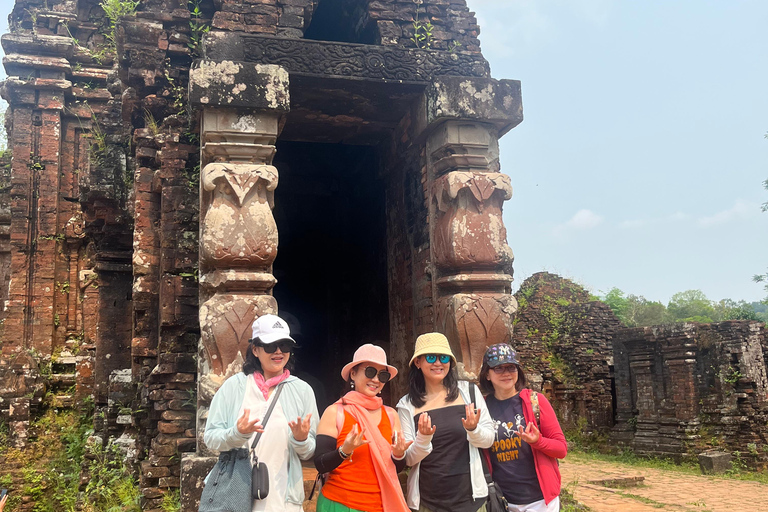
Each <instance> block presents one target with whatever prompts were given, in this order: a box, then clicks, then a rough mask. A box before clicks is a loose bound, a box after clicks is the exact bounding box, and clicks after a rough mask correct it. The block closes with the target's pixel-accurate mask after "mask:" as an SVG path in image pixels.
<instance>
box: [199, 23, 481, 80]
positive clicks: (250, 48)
mask: <svg viewBox="0 0 768 512" xmlns="http://www.w3.org/2000/svg"><path fill="white" fill-rule="evenodd" d="M203 55H204V57H205V58H206V59H209V60H213V61H243V62H255V63H259V64H278V65H280V66H282V67H284V68H285V69H286V70H288V72H289V73H290V74H291V75H294V74H298V75H315V76H326V77H341V78H358V79H368V80H394V81H399V82H412V83H424V84H427V83H429V82H431V81H432V80H433V79H434V77H436V76H441V75H451V76H471V77H488V76H490V67H489V66H488V62H487V61H486V60H485V59H484V58H483V57H482V56H481V55H479V54H476V53H469V52H460V51H455V52H447V51H438V50H421V49H418V48H394V47H389V46H377V45H367V44H354V43H338V42H326V41H311V40H307V39H295V38H284V37H275V36H264V35H256V34H242V33H237V32H211V33H209V34H207V35H206V37H205V42H204V49H203Z"/></svg>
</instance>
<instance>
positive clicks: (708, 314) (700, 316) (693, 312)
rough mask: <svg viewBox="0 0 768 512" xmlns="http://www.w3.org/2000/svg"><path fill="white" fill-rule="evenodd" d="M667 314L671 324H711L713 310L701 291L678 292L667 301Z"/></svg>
mask: <svg viewBox="0 0 768 512" xmlns="http://www.w3.org/2000/svg"><path fill="white" fill-rule="evenodd" d="M667 312H668V313H669V317H670V318H669V319H670V320H671V321H672V322H713V321H714V320H713V317H714V316H715V308H714V307H712V302H711V301H710V300H709V299H708V298H707V296H706V295H704V292H702V291H701V290H686V291H684V292H678V293H676V294H674V295H673V296H672V298H671V299H669V304H667Z"/></svg>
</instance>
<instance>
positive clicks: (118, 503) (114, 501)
mask: <svg viewBox="0 0 768 512" xmlns="http://www.w3.org/2000/svg"><path fill="white" fill-rule="evenodd" d="M92 404H93V402H92V400H85V401H83V403H82V404H81V409H80V410H79V411H75V410H61V409H56V408H54V407H51V406H50V403H48V404H47V407H46V408H45V409H44V412H43V413H42V415H41V416H40V417H38V418H36V419H34V420H32V421H31V422H30V426H29V439H28V443H27V446H26V447H25V448H24V449H23V450H20V449H16V448H11V447H10V446H8V443H9V440H8V436H7V434H6V435H5V436H0V454H1V455H2V457H3V458H4V459H5V460H13V461H21V462H24V463H25V465H24V467H23V468H22V470H21V472H20V475H19V477H20V478H19V480H20V488H16V489H14V488H13V487H12V484H13V479H12V478H10V479H9V478H8V477H4V479H3V480H2V481H0V485H2V486H3V487H6V488H10V489H11V491H12V493H11V498H10V499H9V505H8V507H9V508H8V510H15V507H16V506H18V504H20V503H21V502H22V498H25V497H26V498H31V500H32V503H34V505H33V508H32V510H33V512H59V511H74V510H81V511H83V512H96V511H99V512H103V511H107V512H118V511H121V512H123V511H127V512H138V511H139V510H140V508H139V497H140V494H139V489H138V486H137V485H136V482H135V480H134V479H133V477H132V476H131V475H130V474H129V471H128V468H126V467H125V463H124V462H123V460H124V456H123V454H121V453H119V452H118V451H117V450H116V449H115V448H112V447H107V448H104V447H102V446H101V444H100V442H96V443H90V444H89V443H88V439H89V438H90V437H91V435H92V433H93V431H92V430H91V425H92V422H93V407H92ZM83 469H85V470H86V472H87V474H88V484H87V486H86V487H85V488H84V489H81V487H80V478H81V471H82V470H83Z"/></svg>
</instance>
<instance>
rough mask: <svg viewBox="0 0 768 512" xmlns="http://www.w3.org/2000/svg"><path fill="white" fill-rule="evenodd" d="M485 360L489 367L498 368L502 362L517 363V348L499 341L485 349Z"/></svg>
mask: <svg viewBox="0 0 768 512" xmlns="http://www.w3.org/2000/svg"><path fill="white" fill-rule="evenodd" d="M483 362H484V363H485V364H487V365H488V367H489V368H496V367H497V366H499V365H502V364H517V365H519V364H520V363H519V362H518V361H517V353H516V352H515V349H513V348H512V347H511V346H509V345H507V344H506V343H497V344H495V345H491V346H490V347H488V348H487V349H486V350H485V355H484V356H483Z"/></svg>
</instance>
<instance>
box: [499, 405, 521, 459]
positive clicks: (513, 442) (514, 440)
mask: <svg viewBox="0 0 768 512" xmlns="http://www.w3.org/2000/svg"><path fill="white" fill-rule="evenodd" d="M494 427H495V428H496V442H494V443H493V447H492V448H491V452H492V453H493V454H494V455H495V456H496V460H497V461H499V462H506V461H510V460H517V459H518V458H520V445H521V443H522V442H523V440H522V439H520V436H518V435H517V434H516V432H517V430H518V427H523V429H525V418H523V415H522V414H516V415H515V420H514V421H509V422H501V421H498V420H497V421H495V422H494Z"/></svg>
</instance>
